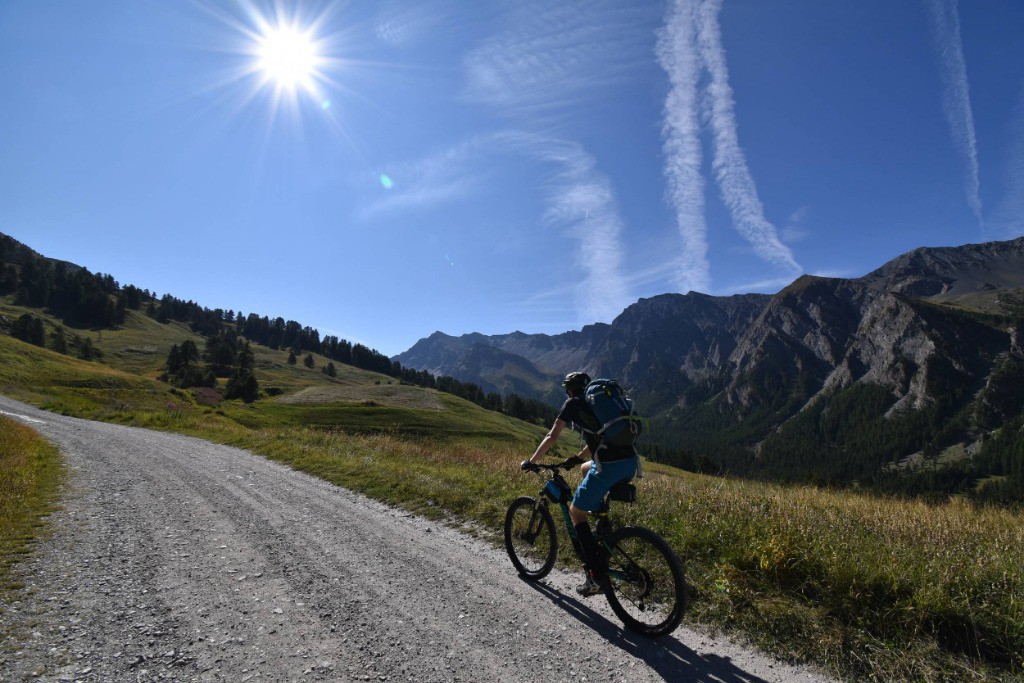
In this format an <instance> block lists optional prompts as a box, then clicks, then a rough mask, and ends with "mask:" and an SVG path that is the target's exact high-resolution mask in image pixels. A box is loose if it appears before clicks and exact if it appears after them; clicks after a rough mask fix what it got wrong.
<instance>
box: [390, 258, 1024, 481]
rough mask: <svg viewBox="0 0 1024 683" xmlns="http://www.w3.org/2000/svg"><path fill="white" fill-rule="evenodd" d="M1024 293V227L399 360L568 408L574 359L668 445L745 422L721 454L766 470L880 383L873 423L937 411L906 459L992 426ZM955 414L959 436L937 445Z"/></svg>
mask: <svg viewBox="0 0 1024 683" xmlns="http://www.w3.org/2000/svg"><path fill="white" fill-rule="evenodd" d="M1021 288H1024V238H1018V239H1015V240H1010V241H1006V242H990V243H985V244H972V245H964V246H961V247H943V248H920V249H915V250H914V251H911V252H908V253H906V254H903V255H901V256H899V257H897V258H895V259H893V260H892V261H890V262H888V263H886V264H885V265H883V266H882V267H880V268H878V269H877V270H875V271H872V272H871V273H868V274H867V275H865V276H863V277H861V278H856V279H842V278H823V277H814V276H809V275H805V276H802V277H800V278H798V279H797V280H795V281H794V282H793V283H791V284H790V285H789V286H787V287H786V288H784V289H783V290H781V291H780V292H778V293H777V294H775V295H762V294H744V295H736V296H730V297H715V296H709V295H705V294H699V293H694V292H691V293H689V294H685V295H683V294H664V295H660V296H656V297H651V298H648V299H641V300H639V301H638V302H637V303H635V304H633V305H632V306H629V307H628V308H627V309H626V310H624V311H623V312H622V313H621V314H620V315H619V316H618V317H617V318H615V320H614V321H612V323H611V324H608V325H600V324H599V325H589V326H587V327H585V328H583V330H581V331H579V332H566V333H563V334H560V335H542V334H524V333H521V332H515V333H512V334H508V335H493V336H488V335H481V334H471V335H463V336H462V337H451V336H448V335H444V334H442V333H440V332H438V333H435V334H434V335H432V336H431V337H429V338H428V339H424V340H421V341H420V342H418V343H417V344H416V345H414V346H413V347H412V348H411V349H410V350H409V351H407V352H405V353H403V354H401V355H399V356H397V357H396V358H397V360H399V361H400V362H401V363H402V364H403V365H404V366H408V367H415V368H418V369H429V370H430V371H431V372H436V373H441V374H451V375H452V376H454V377H456V378H458V379H461V380H464V381H470V382H476V383H478V384H480V385H481V386H484V387H485V388H488V389H490V390H498V391H508V390H511V389H512V388H513V387H514V390H515V391H517V392H518V393H520V394H522V395H532V396H534V397H537V398H542V399H545V400H548V401H551V402H553V403H554V402H557V401H559V400H560V392H559V391H558V381H557V380H558V379H559V378H560V377H561V375H562V374H564V373H565V372H567V371H569V370H574V369H580V368H582V369H585V370H587V371H588V372H589V373H590V374H592V375H594V376H612V377H616V378H618V379H620V380H621V381H622V382H623V383H625V384H626V386H628V387H629V388H630V391H631V393H632V395H633V396H634V398H635V399H636V400H637V402H638V404H639V405H640V406H642V407H643V409H644V411H645V413H646V414H647V415H649V416H651V417H652V418H653V421H654V423H655V424H656V425H657V426H658V427H660V429H658V430H657V431H659V432H665V433H662V434H660V435H655V436H653V439H654V441H655V443H658V444H661V445H663V446H665V447H672V448H680V449H684V450H690V451H706V450H709V448H710V447H709V446H707V445H706V444H705V445H702V444H703V443H704V441H705V440H706V438H707V434H708V433H716V434H719V435H724V433H725V432H729V433H731V434H734V437H735V438H729V439H724V436H723V439H724V441H726V442H728V447H727V448H725V449H724V451H723V449H722V447H721V444H719V445H718V446H716V448H715V450H716V451H718V452H717V453H714V454H710V455H711V457H717V458H718V459H719V460H720V461H722V462H723V463H726V464H728V465H729V466H730V467H734V468H738V469H745V468H749V467H754V466H756V465H757V460H758V458H759V457H760V455H761V453H762V450H761V449H762V445H763V444H764V442H765V441H766V440H768V441H771V440H770V439H769V437H770V436H771V435H773V434H776V433H778V432H779V431H780V430H783V428H784V426H785V425H787V423H789V422H790V421H792V420H793V419H794V418H795V417H796V416H799V415H801V414H802V413H804V412H806V411H808V409H809V408H810V407H811V406H813V405H815V404H817V403H823V404H828V403H829V402H830V401H832V400H833V399H834V398H835V397H836V396H839V395H842V394H843V393H844V392H850V391H852V390H853V389H854V388H857V392H855V393H856V395H857V396H862V395H867V394H866V393H865V391H867V392H868V393H871V395H875V394H874V393H872V392H874V390H875V389H876V388H877V389H880V393H878V396H879V399H878V401H879V405H877V406H875V407H874V408H872V409H871V410H870V411H868V412H871V413H873V414H872V415H870V416H868V415H864V416H863V420H865V421H867V420H868V419H869V417H870V419H872V420H875V419H885V420H890V422H891V423H892V420H893V419H894V418H895V417H897V416H898V417H899V418H900V420H907V419H910V418H911V417H914V416H919V417H920V416H925V415H927V416H929V417H928V420H931V422H930V423H929V424H931V425H932V426H930V427H927V428H926V427H921V426H918V427H915V429H916V431H917V432H918V433H919V434H918V436H917V437H916V438H914V439H911V440H910V441H909V442H908V443H907V444H905V445H903V446H900V447H899V448H896V449H895V450H894V451H893V453H892V457H893V458H896V457H904V456H906V455H908V453H907V452H904V451H906V449H908V448H909V449H915V450H919V449H926V448H925V447H926V446H929V447H930V448H931V449H932V450H935V449H942V448H945V447H947V446H949V445H951V444H952V443H954V442H956V441H957V440H959V441H964V442H973V441H976V440H979V439H981V438H983V437H984V435H985V433H986V431H985V426H984V425H982V424H980V423H979V421H978V416H977V414H978V412H979V410H982V409H981V408H980V407H979V405H980V404H979V401H982V400H983V398H984V396H985V395H986V392H987V393H988V394H991V395H996V394H1000V393H1005V391H1006V390H1007V387H1005V386H1002V385H1005V384H1006V382H1007V381H1008V380H1007V372H1008V371H1007V370H1006V368H1007V367H1012V368H1017V367H1018V365H1017V364H1018V363H1024V357H1022V355H1021V342H1020V338H1021V330H1020V322H1019V318H1015V317H1014V315H1012V311H1011V308H1012V306H1010V303H1012V302H1013V301H1015V299H1014V297H1015V296H1018V295H1019V294H1020V292H1021V291H1022V289H1021ZM1008 302H1009V303H1008ZM1014 372H1015V370H1014V371H1013V372H1009V375H1010V376H1012V377H1016V375H1015V374H1014ZM996 385H999V386H996ZM862 387H871V389H868V390H861V388H862ZM1011 393H1012V390H1011ZM865 400H866V399H865ZM1004 403H1005V401H1004ZM990 408H991V406H990ZM817 410H819V411H820V410H826V411H827V407H825V408H823V407H822V406H821V405H819V406H818V407H817ZM982 412H984V411H982ZM995 413H996V414H993V415H989V416H988V417H987V418H986V419H987V422H988V424H989V426H991V424H992V423H998V424H1003V423H1004V422H1006V421H1007V420H1011V419H1013V418H1014V417H1015V413H1014V408H1013V407H1012V406H1010V407H1006V406H1003V407H998V406H997V407H995ZM924 419H925V418H924V417H920V419H919V420H918V422H921V421H922V420H924ZM954 419H955V420H957V421H958V424H962V426H961V428H959V430H958V433H957V434H955V435H947V436H946V437H944V438H943V440H942V441H943V442H942V443H939V442H936V441H934V438H935V435H934V434H931V433H930V432H934V431H936V430H940V431H941V426H942V424H944V423H946V422H949V421H951V420H954ZM897 421H898V420H897ZM694 423H696V424H698V425H700V426H701V429H703V431H704V435H703V436H700V437H698V436H697V435H696V433H694V428H691V426H690V425H691V424H694ZM915 424H916V423H915ZM922 424H923V423H922ZM737 425H742V429H739V428H737ZM879 429H881V427H879ZM954 431H957V430H954ZM822 438H825V437H822ZM926 450H927V449H926ZM723 452H727V454H723Z"/></svg>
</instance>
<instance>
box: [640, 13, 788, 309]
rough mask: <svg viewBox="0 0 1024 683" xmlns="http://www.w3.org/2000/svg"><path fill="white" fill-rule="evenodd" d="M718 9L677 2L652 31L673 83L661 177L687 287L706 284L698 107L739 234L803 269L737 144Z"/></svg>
mask: <svg viewBox="0 0 1024 683" xmlns="http://www.w3.org/2000/svg"><path fill="white" fill-rule="evenodd" d="M721 7H722V3H721V0H676V2H675V3H674V4H673V5H672V7H671V8H670V10H669V12H668V15H667V19H666V23H665V26H663V27H662V29H661V30H660V31H659V35H658V47H657V56H658V61H659V63H660V64H661V66H662V68H663V69H664V70H665V72H666V73H667V74H668V77H669V82H670V84H671V87H670V90H669V93H668V96H667V97H666V100H665V121H664V127H663V136H664V144H663V149H664V152H665V175H666V178H667V180H668V188H669V192H668V194H669V201H670V202H671V203H672V205H673V208H674V209H675V211H676V223H677V226H678V229H679V232H680V234H681V235H682V237H683V243H684V245H683V246H684V254H685V256H684V258H683V259H682V260H681V261H680V268H681V270H680V273H679V275H678V276H677V281H678V282H679V283H680V284H682V285H684V286H689V287H690V288H703V289H706V288H707V287H708V285H709V284H710V266H709V264H708V260H707V248H708V243H707V226H706V224H705V222H704V218H703V210H704V203H703V191H704V179H703V176H702V174H701V164H702V161H703V157H702V148H701V142H700V133H701V126H700V119H701V114H702V113H704V114H705V115H706V118H707V121H708V125H709V127H710V132H711V136H712V164H711V165H712V171H713V173H714V178H715V182H716V184H717V185H718V189H719V193H720V195H721V198H722V202H723V203H724V204H725V206H726V207H727V208H728V210H729V213H730V216H731V218H732V222H733V225H734V226H735V228H736V230H737V232H739V234H740V235H741V236H742V237H743V238H744V239H745V240H747V242H748V243H749V244H750V245H751V247H752V248H753V250H754V253H755V254H756V255H757V256H758V257H759V258H760V259H762V260H763V261H765V262H767V263H770V264H772V265H774V266H776V267H778V268H780V269H782V270H783V271H785V272H787V273H789V274H798V273H800V272H802V270H803V269H802V267H801V266H800V264H799V263H797V261H796V259H795V258H794V257H793V253H792V251H791V250H790V249H789V247H787V246H786V245H785V244H784V243H783V242H782V240H781V239H780V238H779V233H778V230H777V229H776V228H775V226H774V225H773V224H772V223H771V222H770V221H768V219H767V218H765V216H764V206H763V205H762V203H761V200H760V198H759V197H758V194H757V186H756V184H755V183H754V179H753V176H752V175H751V173H750V169H749V167H748V166H747V161H746V156H745V154H744V152H743V148H742V147H741V146H740V143H739V133H738V127H737V122H736V114H735V110H734V99H733V91H732V87H731V86H730V85H729V70H728V66H727V65H726V55H725V48H724V47H723V45H722V35H721V29H720V27H719V23H718V14H719V11H720V10H721ZM702 76H703V78H702ZM694 284H696V285H697V287H694V286H693V285H694Z"/></svg>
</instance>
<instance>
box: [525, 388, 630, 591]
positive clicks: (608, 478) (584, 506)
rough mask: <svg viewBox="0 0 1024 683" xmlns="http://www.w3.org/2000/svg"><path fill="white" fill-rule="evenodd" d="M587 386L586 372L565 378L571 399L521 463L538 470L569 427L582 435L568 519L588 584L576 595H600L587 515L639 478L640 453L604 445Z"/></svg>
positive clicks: (602, 569)
mask: <svg viewBox="0 0 1024 683" xmlns="http://www.w3.org/2000/svg"><path fill="white" fill-rule="evenodd" d="M588 384H590V376H589V375H587V374H586V373H585V372H570V373H569V374H568V375H566V376H565V381H563V382H562V387H563V388H564V389H565V393H566V395H567V396H568V398H566V400H565V403H563V404H562V408H561V409H560V410H559V411H558V417H557V418H555V424H554V425H552V427H551V430H550V431H549V432H548V433H547V435H546V436H545V437H544V439H543V440H542V441H541V442H540V444H539V445H538V446H537V450H536V451H535V452H534V454H533V455H531V456H530V459H529V460H524V461H523V462H522V464H521V467H522V469H524V470H532V469H535V467H536V462H537V460H538V459H539V458H540V457H542V456H543V455H544V454H545V453H547V452H548V450H549V449H550V448H551V447H552V446H554V445H555V442H556V441H558V435H559V434H560V433H561V432H562V430H563V429H564V428H565V426H566V425H569V426H570V427H571V428H572V429H574V430H575V431H578V432H581V433H582V434H583V441H584V443H585V444H586V445H585V446H584V448H583V450H581V451H580V452H579V454H578V455H577V456H576V457H577V458H578V461H579V462H583V465H582V466H581V467H580V470H581V471H582V472H583V474H584V477H583V481H582V482H581V483H580V485H579V488H577V489H576V494H575V495H574V496H573V499H572V504H571V505H569V516H570V517H571V518H572V524H573V527H574V528H575V529H576V536H577V538H579V541H580V546H581V547H582V549H583V563H584V571H586V574H587V580H586V582H585V583H584V584H583V585H581V586H578V587H577V588H576V592H577V593H579V594H580V595H583V596H589V595H596V594H598V593H601V592H602V591H603V590H604V588H603V585H602V584H603V583H604V580H605V577H604V574H605V567H603V566H602V562H601V556H600V553H599V552H598V548H597V543H596V542H595V541H594V535H593V533H592V532H591V530H590V523H589V522H588V521H587V514H588V513H591V512H595V511H596V510H597V509H598V508H599V507H600V506H601V502H602V501H603V500H604V497H605V495H606V494H607V493H608V491H609V490H611V487H612V486H614V485H615V484H617V483H619V482H620V481H629V480H630V479H632V478H633V477H634V476H636V470H637V454H636V450H634V449H633V447H632V446H627V447H624V448H623V447H620V448H614V447H611V446H608V445H607V444H602V443H601V437H600V436H599V435H598V434H596V433H595V432H596V431H597V429H598V427H599V424H598V420H597V417H596V416H595V415H594V413H593V411H591V409H590V406H588V405H587V402H586V400H585V399H584V398H583V392H584V390H585V389H586V388H587V385H588ZM594 453H600V455H599V458H598V460H599V462H600V464H598V462H596V461H595V460H594V459H593V454H594Z"/></svg>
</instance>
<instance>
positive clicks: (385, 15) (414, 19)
mask: <svg viewBox="0 0 1024 683" xmlns="http://www.w3.org/2000/svg"><path fill="white" fill-rule="evenodd" d="M457 9H458V3H457V1H456V0H386V2H382V3H380V5H379V6H378V8H377V16H376V18H375V19H374V26H373V28H374V32H375V33H376V34H377V38H378V39H379V40H380V41H381V42H384V43H386V44H388V45H391V46H393V47H408V46H411V45H415V44H416V43H418V42H419V41H421V40H423V39H424V38H425V37H426V36H428V35H430V34H431V33H432V32H435V31H436V30H437V28H438V26H440V25H442V24H444V23H448V22H450V21H451V20H452V19H453V17H454V16H455V15H456V10H457Z"/></svg>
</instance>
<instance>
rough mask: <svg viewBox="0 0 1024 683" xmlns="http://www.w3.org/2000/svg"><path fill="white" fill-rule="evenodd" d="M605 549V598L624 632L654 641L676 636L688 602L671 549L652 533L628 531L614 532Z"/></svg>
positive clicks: (683, 582)
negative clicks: (627, 630) (650, 638)
mask: <svg viewBox="0 0 1024 683" xmlns="http://www.w3.org/2000/svg"><path fill="white" fill-rule="evenodd" d="M605 545H606V546H607V548H608V550H609V558H608V586H607V588H606V590H605V596H606V597H607V598H608V603H609V604H610V605H611V606H612V609H613V610H614V611H615V614H616V615H618V617H619V619H621V620H622V622H623V623H624V624H625V625H626V628H628V629H629V630H631V631H635V632H636V633H640V634H642V635H645V636H649V637H652V638H653V637H656V636H663V635H666V634H668V633H671V632H672V631H674V630H675V629H676V627H677V626H679V622H681V621H682V620H683V613H684V612H686V607H687V603H688V596H687V592H686V579H685V577H684V576H683V568H682V564H681V563H680V562H679V558H678V557H676V554H675V553H674V552H673V551H672V548H671V547H669V545H668V543H666V542H665V541H664V539H662V538H661V536H658V535H657V534H656V533H654V532H653V531H650V530H649V529H644V528H643V527H632V526H627V527H623V528H621V529H618V530H616V531H615V532H613V533H612V535H611V536H610V537H608V538H607V539H606V540H605Z"/></svg>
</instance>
